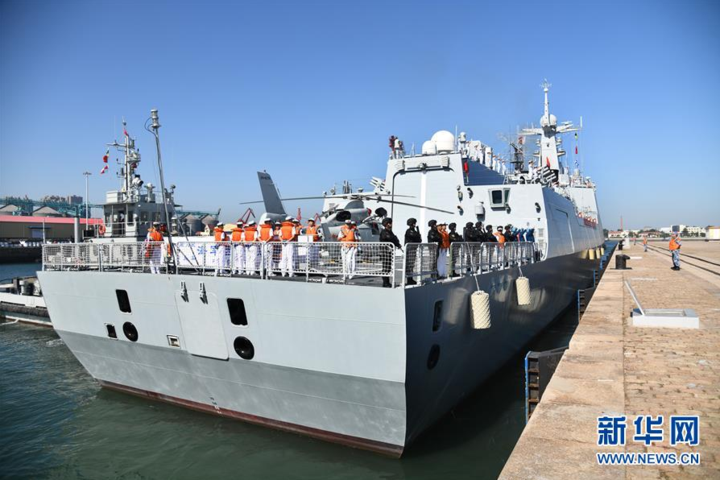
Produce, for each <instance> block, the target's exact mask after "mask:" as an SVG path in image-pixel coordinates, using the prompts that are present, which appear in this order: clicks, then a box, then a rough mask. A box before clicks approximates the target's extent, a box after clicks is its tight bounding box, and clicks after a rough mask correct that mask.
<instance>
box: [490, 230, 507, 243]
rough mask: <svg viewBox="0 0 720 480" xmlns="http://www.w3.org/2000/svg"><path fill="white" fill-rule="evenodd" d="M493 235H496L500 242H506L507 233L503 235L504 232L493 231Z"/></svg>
mask: <svg viewBox="0 0 720 480" xmlns="http://www.w3.org/2000/svg"><path fill="white" fill-rule="evenodd" d="M493 235H495V238H496V239H497V241H498V243H501V244H502V243H505V235H503V234H502V233H497V232H495V233H493Z"/></svg>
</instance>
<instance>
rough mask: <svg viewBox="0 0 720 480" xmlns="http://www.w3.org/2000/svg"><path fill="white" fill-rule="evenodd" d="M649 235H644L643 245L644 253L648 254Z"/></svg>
mask: <svg viewBox="0 0 720 480" xmlns="http://www.w3.org/2000/svg"><path fill="white" fill-rule="evenodd" d="M647 242H648V239H647V235H643V239H642V244H643V252H647Z"/></svg>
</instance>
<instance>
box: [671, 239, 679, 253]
mask: <svg viewBox="0 0 720 480" xmlns="http://www.w3.org/2000/svg"><path fill="white" fill-rule="evenodd" d="M679 248H680V244H679V243H678V242H677V240H675V239H674V238H671V239H670V250H678V249H679Z"/></svg>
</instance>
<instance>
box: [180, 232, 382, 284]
mask: <svg viewBox="0 0 720 480" xmlns="http://www.w3.org/2000/svg"><path fill="white" fill-rule="evenodd" d="M174 245H175V257H176V259H177V265H178V270H180V271H181V272H182V273H187V271H192V270H194V271H197V272H199V273H202V274H208V273H212V274H215V275H220V276H227V275H240V274H241V275H259V276H261V277H263V278H269V277H275V276H282V275H285V276H288V277H289V276H293V277H301V276H304V277H306V279H310V278H311V277H312V278H319V277H324V278H326V279H330V280H341V281H343V282H347V281H348V280H352V279H353V278H355V277H388V278H389V279H390V280H391V283H392V284H394V269H393V263H394V254H395V252H394V248H395V247H394V246H393V244H391V243H378V242H368V243H343V242H308V243H306V242H175V243H174Z"/></svg>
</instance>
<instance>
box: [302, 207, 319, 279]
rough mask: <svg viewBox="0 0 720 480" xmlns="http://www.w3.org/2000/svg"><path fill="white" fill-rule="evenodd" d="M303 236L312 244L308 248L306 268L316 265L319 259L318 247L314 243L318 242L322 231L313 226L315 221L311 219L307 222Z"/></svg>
mask: <svg viewBox="0 0 720 480" xmlns="http://www.w3.org/2000/svg"><path fill="white" fill-rule="evenodd" d="M305 235H307V236H308V237H310V238H309V240H310V241H311V242H313V243H311V244H310V246H309V247H308V268H310V267H311V266H313V265H315V266H316V265H317V264H318V260H319V258H320V247H319V246H317V245H315V242H319V241H320V238H321V237H322V231H321V230H320V229H319V228H318V227H317V226H316V225H315V220H313V219H312V218H311V219H310V220H308V224H307V226H306V227H305Z"/></svg>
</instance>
